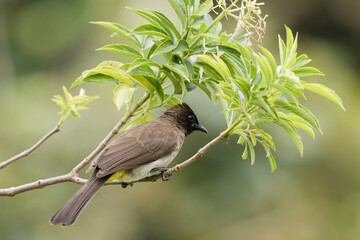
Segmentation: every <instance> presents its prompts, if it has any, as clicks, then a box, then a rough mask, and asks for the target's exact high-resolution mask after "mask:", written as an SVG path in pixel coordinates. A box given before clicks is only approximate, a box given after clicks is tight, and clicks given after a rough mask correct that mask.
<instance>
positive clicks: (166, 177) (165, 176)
mask: <svg viewBox="0 0 360 240" xmlns="http://www.w3.org/2000/svg"><path fill="white" fill-rule="evenodd" d="M168 169H169V168H167V167H157V168H153V169H151V170H150V172H151V173H152V172H160V173H161V178H162V180H163V181H164V182H166V181H169V180H170V176H171V174H166V171H167V170H168Z"/></svg>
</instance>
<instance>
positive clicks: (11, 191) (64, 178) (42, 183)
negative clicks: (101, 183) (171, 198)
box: [0, 94, 150, 197]
mask: <svg viewBox="0 0 360 240" xmlns="http://www.w3.org/2000/svg"><path fill="white" fill-rule="evenodd" d="M149 97H150V94H146V95H145V96H144V97H143V98H142V99H141V100H140V101H139V102H138V103H137V104H135V105H134V106H133V108H132V109H130V110H128V111H127V112H126V114H125V116H124V117H123V118H122V119H121V120H120V121H119V122H118V123H117V124H116V125H115V126H114V127H113V129H112V130H111V131H110V132H109V133H108V135H107V136H106V137H105V138H104V139H103V140H102V141H101V142H100V144H99V145H98V146H97V147H96V148H95V150H94V151H92V152H91V153H90V155H89V156H87V157H86V158H85V159H84V160H82V161H81V162H80V163H79V164H78V165H76V166H75V167H74V168H73V169H72V170H71V171H70V172H69V173H68V174H64V175H60V176H56V177H51V178H47V179H39V180H37V181H35V182H31V183H26V184H23V185H19V186H16V187H9V188H4V189H0V196H10V197H12V196H15V195H17V194H19V193H23V192H27V191H30V190H33V189H39V188H43V187H46V186H50V185H54V184H58V183H63V182H73V183H77V184H84V183H85V182H86V181H87V180H86V179H83V178H80V177H79V176H78V172H79V171H80V170H81V169H83V168H84V167H85V166H86V165H87V164H88V163H89V162H90V161H91V160H92V159H93V158H95V157H96V156H97V155H98V154H99V153H100V152H101V150H103V149H104V148H105V146H106V145H107V144H108V143H109V141H110V140H111V139H112V138H113V137H114V136H115V135H116V134H117V132H118V131H119V130H120V128H121V127H123V126H124V124H125V123H126V122H127V121H128V120H129V119H130V118H131V117H132V116H133V114H134V113H135V112H136V111H137V110H138V109H139V108H140V107H141V106H142V105H143V104H144V103H145V101H146V100H147V99H148V98H149ZM58 131H59V125H57V127H56V128H54V129H53V130H52V131H50V132H49V133H48V134H46V135H45V136H44V137H43V138H42V139H41V140H40V141H39V142H37V143H36V144H35V145H34V146H33V147H31V148H30V149H28V150H26V151H24V152H23V153H21V154H18V155H19V156H20V155H22V154H23V156H20V157H18V158H16V159H15V160H12V159H13V158H15V157H16V156H18V155H16V156H15V157H13V158H11V159H9V160H6V161H4V162H3V163H1V164H4V165H5V166H6V165H8V164H10V163H11V162H13V161H16V160H17V159H19V158H21V157H24V156H27V155H28V154H29V153H30V152H32V151H34V150H35V149H36V148H37V147H38V146H40V145H41V144H42V143H43V142H44V141H45V140H46V139H47V138H49V137H50V136H51V135H52V134H54V133H55V132H58ZM29 150H31V151H29ZM10 160H11V162H10ZM5 162H7V163H5ZM109 184H118V183H109Z"/></svg>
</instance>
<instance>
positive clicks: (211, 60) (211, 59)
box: [196, 54, 231, 79]
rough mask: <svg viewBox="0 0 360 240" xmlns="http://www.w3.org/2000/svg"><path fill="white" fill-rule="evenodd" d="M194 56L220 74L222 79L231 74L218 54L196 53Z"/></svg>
mask: <svg viewBox="0 0 360 240" xmlns="http://www.w3.org/2000/svg"><path fill="white" fill-rule="evenodd" d="M196 57H197V58H198V59H200V60H201V61H203V62H205V63H207V64H208V65H209V66H211V67H212V68H213V69H214V70H215V71H216V72H217V73H218V74H219V75H220V76H222V78H223V79H226V78H229V77H230V76H231V74H230V71H229V69H228V67H227V66H226V64H225V63H224V61H222V60H221V58H219V57H218V56H216V55H212V56H210V55H203V54H202V55H197V56H196Z"/></svg>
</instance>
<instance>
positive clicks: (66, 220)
mask: <svg viewBox="0 0 360 240" xmlns="http://www.w3.org/2000/svg"><path fill="white" fill-rule="evenodd" d="M106 180H107V177H103V178H96V174H94V175H93V176H92V178H90V179H89V180H88V181H87V182H86V183H85V184H84V185H83V186H82V187H81V188H80V189H79V190H78V191H77V192H76V193H75V195H74V196H73V197H72V198H71V199H70V200H69V201H68V202H67V203H66V204H65V205H64V206H63V207H62V208H60V210H59V211H57V212H56V213H55V214H54V216H52V217H51V219H50V224H53V225H56V224H61V225H63V226H69V225H72V224H73V223H74V222H75V221H76V220H77V218H78V217H79V215H80V213H81V211H82V210H83V209H84V208H85V207H86V205H87V203H88V202H89V201H90V200H91V199H92V198H93V197H94V196H95V194H96V193H97V191H99V189H100V188H101V187H102V186H103V185H104V184H105V182H106Z"/></svg>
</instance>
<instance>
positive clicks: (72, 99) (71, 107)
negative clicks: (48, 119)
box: [52, 86, 98, 125]
mask: <svg viewBox="0 0 360 240" xmlns="http://www.w3.org/2000/svg"><path fill="white" fill-rule="evenodd" d="M62 88H63V92H64V96H65V98H63V97H62V96H60V95H56V96H54V97H53V98H52V101H54V102H55V103H56V104H57V105H59V106H60V108H61V112H60V114H61V117H60V120H59V122H58V124H59V125H61V124H62V123H64V121H65V120H66V118H67V117H68V116H70V115H72V116H74V117H76V118H80V114H79V111H82V110H86V109H87V107H85V105H86V104H88V103H89V102H91V101H94V100H95V99H97V98H98V97H97V96H92V97H89V96H86V95H85V91H84V90H83V89H80V93H79V95H76V96H72V95H71V94H70V93H69V91H68V90H67V89H66V87H64V86H63V87H62Z"/></svg>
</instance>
